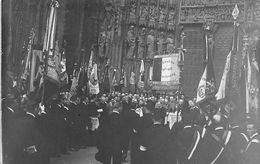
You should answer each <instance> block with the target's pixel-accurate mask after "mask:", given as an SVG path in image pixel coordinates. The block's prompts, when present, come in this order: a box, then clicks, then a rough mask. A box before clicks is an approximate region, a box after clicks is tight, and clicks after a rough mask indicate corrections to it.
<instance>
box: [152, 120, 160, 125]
mask: <svg viewBox="0 0 260 164" xmlns="http://www.w3.org/2000/svg"><path fill="white" fill-rule="evenodd" d="M153 124H154V125H161V124H162V123H161V122H158V121H155V122H154V123H153Z"/></svg>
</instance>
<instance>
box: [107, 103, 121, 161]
mask: <svg viewBox="0 0 260 164" xmlns="http://www.w3.org/2000/svg"><path fill="white" fill-rule="evenodd" d="M121 111H122V103H121V102H115V103H114V105H113V111H112V113H111V114H110V115H109V117H108V119H107V124H106V127H105V128H104V132H103V140H104V142H103V148H104V160H103V163H104V164H110V163H111V159H112V160H113V164H121V162H122V118H121V115H120V112H121Z"/></svg>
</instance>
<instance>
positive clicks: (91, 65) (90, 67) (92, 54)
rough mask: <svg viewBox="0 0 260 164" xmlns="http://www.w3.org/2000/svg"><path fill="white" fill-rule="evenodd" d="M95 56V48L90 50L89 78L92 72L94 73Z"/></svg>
mask: <svg viewBox="0 0 260 164" xmlns="http://www.w3.org/2000/svg"><path fill="white" fill-rule="evenodd" d="M93 57H94V52H93V50H91V52H90V58H89V62H88V78H90V76H91V73H92V68H93Z"/></svg>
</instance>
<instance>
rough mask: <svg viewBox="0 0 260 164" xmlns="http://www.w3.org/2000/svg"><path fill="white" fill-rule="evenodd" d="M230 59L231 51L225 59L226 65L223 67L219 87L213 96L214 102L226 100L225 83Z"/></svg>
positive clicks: (227, 77)
mask: <svg viewBox="0 0 260 164" xmlns="http://www.w3.org/2000/svg"><path fill="white" fill-rule="evenodd" d="M230 58H231V51H230V52H229V54H228V56H227V59H226V64H225V67H224V71H223V75H222V78H221V81H220V85H219V88H218V92H217V94H216V95H215V97H216V100H223V99H225V98H226V88H227V83H228V79H229V71H230Z"/></svg>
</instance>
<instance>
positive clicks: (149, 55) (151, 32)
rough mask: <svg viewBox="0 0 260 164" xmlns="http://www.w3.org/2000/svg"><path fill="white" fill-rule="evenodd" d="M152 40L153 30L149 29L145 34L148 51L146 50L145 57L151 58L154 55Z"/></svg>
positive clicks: (153, 38) (153, 39)
mask: <svg viewBox="0 0 260 164" xmlns="http://www.w3.org/2000/svg"><path fill="white" fill-rule="evenodd" d="M154 41H155V37H154V31H153V30H151V31H150V32H149V34H148V36H147V46H148V52H147V57H148V58H150V59H151V58H153V56H154V49H155V47H154Z"/></svg>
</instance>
